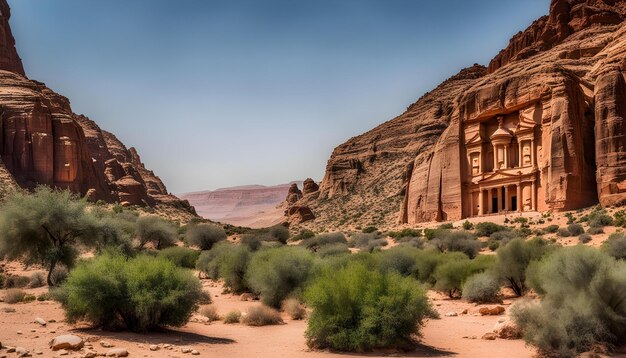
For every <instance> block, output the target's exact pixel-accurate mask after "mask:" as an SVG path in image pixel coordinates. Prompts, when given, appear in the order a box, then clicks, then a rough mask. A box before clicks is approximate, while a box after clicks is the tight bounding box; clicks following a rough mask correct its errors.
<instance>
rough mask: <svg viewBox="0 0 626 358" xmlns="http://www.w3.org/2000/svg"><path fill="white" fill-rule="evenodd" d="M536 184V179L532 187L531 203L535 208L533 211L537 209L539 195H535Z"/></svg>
mask: <svg viewBox="0 0 626 358" xmlns="http://www.w3.org/2000/svg"><path fill="white" fill-rule="evenodd" d="M536 191H537V190H536V186H535V181H534V180H533V185H532V187H531V189H530V205H531V207H532V209H533V211H537V197H536V195H535V193H536Z"/></svg>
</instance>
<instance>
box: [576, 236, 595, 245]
mask: <svg viewBox="0 0 626 358" xmlns="http://www.w3.org/2000/svg"><path fill="white" fill-rule="evenodd" d="M591 239H592V238H591V235H589V234H582V235H580V236H578V241H580V243H581V244H586V243H588V242H590V241H591Z"/></svg>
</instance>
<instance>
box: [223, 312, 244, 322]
mask: <svg viewBox="0 0 626 358" xmlns="http://www.w3.org/2000/svg"><path fill="white" fill-rule="evenodd" d="M239 321H241V311H239V310H232V311H230V312H228V313H227V314H226V316H224V323H225V324H233V323H239Z"/></svg>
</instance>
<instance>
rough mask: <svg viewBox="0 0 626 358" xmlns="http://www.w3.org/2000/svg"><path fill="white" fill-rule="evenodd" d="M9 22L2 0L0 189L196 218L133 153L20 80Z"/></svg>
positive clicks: (62, 101) (45, 91)
mask: <svg viewBox="0 0 626 358" xmlns="http://www.w3.org/2000/svg"><path fill="white" fill-rule="evenodd" d="M9 17H10V10H9V6H8V4H7V2H6V0H0V159H1V163H2V168H3V170H4V173H5V175H4V176H2V177H4V178H5V179H2V183H1V184H2V185H3V186H8V185H11V183H17V184H18V185H19V186H20V187H22V188H25V189H33V188H34V187H35V186H37V185H48V186H51V187H54V188H60V189H68V190H71V191H73V192H76V193H78V194H80V195H82V196H87V197H88V198H89V199H90V200H93V201H97V200H103V201H106V202H109V203H114V202H118V203H121V204H123V205H139V206H146V207H159V206H163V207H167V208H166V209H165V211H170V212H173V211H178V212H180V213H181V215H182V216H183V217H192V216H195V211H194V209H193V207H191V206H190V205H189V203H188V202H186V201H182V200H179V199H178V198H176V197H175V196H173V195H170V194H168V192H167V189H166V188H165V185H163V182H162V181H161V180H160V179H159V178H158V177H157V176H156V175H155V174H154V173H153V172H152V171H149V170H147V169H146V168H145V166H144V165H143V164H142V163H141V160H140V158H139V156H138V154H137V152H136V150H135V149H134V148H130V149H127V148H126V147H125V146H124V144H122V143H121V142H120V141H119V140H117V138H115V136H114V135H112V134H111V133H108V132H106V131H103V130H101V129H100V127H99V126H98V125H97V124H96V123H95V122H93V121H91V120H89V119H88V118H87V117H85V116H80V115H76V114H75V113H73V112H72V109H71V106H70V102H69V100H68V99H67V98H65V97H63V96H61V95H59V94H56V93H55V92H53V91H52V90H50V89H49V88H47V87H46V86H45V85H44V84H43V83H40V82H37V81H33V80H30V79H28V78H27V77H26V76H25V73H24V69H23V67H22V62H21V60H20V58H19V56H18V55H17V51H16V50H15V40H14V39H13V35H12V34H11V29H10V26H9ZM6 174H10V179H9V178H7V176H8V175H6ZM2 177H0V178H2ZM174 216H176V215H174Z"/></svg>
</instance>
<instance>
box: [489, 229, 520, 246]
mask: <svg viewBox="0 0 626 358" xmlns="http://www.w3.org/2000/svg"><path fill="white" fill-rule="evenodd" d="M517 237H518V235H517V232H515V231H513V230H502V231H496V232H494V233H493V234H491V235H490V236H489V240H495V241H503V242H504V243H507V242H509V241H511V240H513V239H515V238H517Z"/></svg>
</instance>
